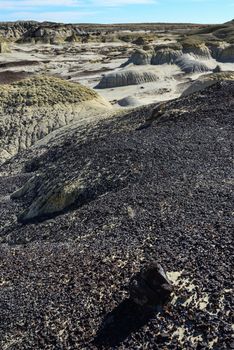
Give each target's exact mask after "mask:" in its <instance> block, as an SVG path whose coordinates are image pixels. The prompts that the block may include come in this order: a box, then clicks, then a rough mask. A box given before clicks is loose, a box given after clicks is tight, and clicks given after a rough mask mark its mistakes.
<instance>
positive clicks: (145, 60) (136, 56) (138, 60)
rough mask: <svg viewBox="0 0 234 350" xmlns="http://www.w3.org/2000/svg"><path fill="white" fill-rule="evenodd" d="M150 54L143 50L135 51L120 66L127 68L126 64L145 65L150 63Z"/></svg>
mask: <svg viewBox="0 0 234 350" xmlns="http://www.w3.org/2000/svg"><path fill="white" fill-rule="evenodd" d="M151 58H152V52H151V51H145V50H140V49H138V50H136V51H134V52H133V54H132V55H131V57H130V58H129V60H128V61H127V62H126V63H124V64H123V65H122V67H125V66H127V65H128V64H131V63H132V64H135V65H137V66H140V65H146V64H150V63H151Z"/></svg>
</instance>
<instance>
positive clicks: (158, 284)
mask: <svg viewBox="0 0 234 350" xmlns="http://www.w3.org/2000/svg"><path fill="white" fill-rule="evenodd" d="M129 289H130V296H131V298H132V300H134V302H135V303H136V304H138V305H141V306H145V307H152V308H156V307H157V306H158V305H163V304H164V303H166V302H167V301H168V300H169V298H170V295H171V292H172V290H173V287H172V284H171V283H170V281H169V280H168V278H167V276H166V272H165V271H164V269H163V268H162V266H161V265H160V264H158V263H156V262H155V263H151V264H150V265H148V266H145V267H144V268H143V269H142V270H141V271H140V272H139V273H138V274H137V275H135V276H133V278H132V280H131V282H130V287H129Z"/></svg>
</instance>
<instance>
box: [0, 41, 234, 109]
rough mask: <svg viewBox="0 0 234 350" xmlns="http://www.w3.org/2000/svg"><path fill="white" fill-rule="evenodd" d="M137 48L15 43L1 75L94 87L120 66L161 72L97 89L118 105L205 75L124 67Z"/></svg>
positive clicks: (0, 63)
mask: <svg viewBox="0 0 234 350" xmlns="http://www.w3.org/2000/svg"><path fill="white" fill-rule="evenodd" d="M173 41H176V40H175V37H173V36H171V37H170V38H166V43H169V42H173ZM163 42H165V38H163V37H162V38H159V39H158V40H157V44H161V43H163ZM135 48H136V46H135V45H132V44H129V43H122V42H113V43H87V44H78V43H77V44H65V45H45V44H37V45H33V46H32V45H29V44H25V45H16V44H14V45H12V47H11V50H12V52H11V53H7V54H1V55H0V83H1V79H2V83H6V81H5V80H6V79H5V80H4V72H6V71H7V72H13V73H23V74H24V73H31V74H32V73H35V74H38V73H41V74H49V75H55V76H58V77H62V78H64V79H67V80H70V81H73V82H79V83H82V84H84V85H86V86H88V87H91V88H95V86H96V85H97V84H98V82H99V81H100V79H101V78H102V76H103V75H104V74H108V73H110V72H113V71H118V70H124V69H126V70H127V69H131V70H136V71H137V72H139V71H150V72H153V73H155V74H156V75H157V76H158V80H157V81H156V82H153V83H145V84H140V85H131V86H124V87H116V88H111V89H97V91H98V93H99V94H100V95H102V96H103V97H104V98H106V99H107V100H108V101H110V102H111V103H112V104H113V105H114V106H116V107H118V108H119V107H120V106H119V104H118V103H117V101H118V100H120V99H123V98H125V97H128V96H131V97H134V98H135V99H136V100H137V101H138V104H139V105H144V104H149V103H154V102H158V101H166V100H171V99H174V98H177V97H179V96H180V95H181V93H182V92H183V89H184V88H185V87H187V86H188V84H189V83H190V82H192V81H194V80H196V79H197V78H198V77H200V76H201V75H202V74H201V73H196V74H184V73H183V72H182V71H181V70H180V68H179V67H178V66H176V65H167V64H164V65H158V66H152V65H147V66H134V65H128V66H126V67H125V68H121V65H122V64H123V63H124V62H126V61H127V59H128V58H129V56H130V55H131V52H132V51H133V50H134V49H135ZM200 61H201V62H204V63H205V64H206V65H207V66H208V67H209V68H210V69H214V68H215V67H216V66H217V64H219V65H220V66H221V68H222V70H223V71H228V70H234V64H232V63H220V62H217V61H216V60H215V59H210V60H200ZM19 62H20V63H19ZM209 73H210V72H208V73H203V74H209ZM1 76H2V78H1Z"/></svg>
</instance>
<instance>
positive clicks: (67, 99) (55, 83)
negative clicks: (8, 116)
mask: <svg viewBox="0 0 234 350" xmlns="http://www.w3.org/2000/svg"><path fill="white" fill-rule="evenodd" d="M96 97H97V93H96V92H95V91H93V90H91V89H89V88H86V87H85V86H82V85H80V84H73V83H70V82H67V81H65V80H62V79H59V78H54V77H47V76H36V77H33V78H30V79H26V80H23V81H20V82H17V83H15V84H11V85H9V86H7V87H0V111H1V109H2V110H3V111H7V110H11V109H12V108H15V109H16V110H17V108H20V109H22V108H23V107H28V106H46V105H48V106H53V105H56V104H58V103H61V104H65V103H68V104H69V103H80V102H84V101H87V100H91V99H93V98H96Z"/></svg>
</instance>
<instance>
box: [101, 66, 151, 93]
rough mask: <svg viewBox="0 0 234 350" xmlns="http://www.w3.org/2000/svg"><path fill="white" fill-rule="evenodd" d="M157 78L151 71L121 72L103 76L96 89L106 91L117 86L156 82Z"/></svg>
mask: <svg viewBox="0 0 234 350" xmlns="http://www.w3.org/2000/svg"><path fill="white" fill-rule="evenodd" d="M157 80H158V76H157V75H156V74H154V73H152V72H151V71H148V72H147V71H143V72H137V71H136V70H121V71H118V72H113V73H109V74H106V75H104V77H103V78H102V79H101V81H100V83H99V84H98V85H97V86H96V88H97V89H106V88H112V87H118V86H127V85H137V84H144V83H150V82H153V81H157Z"/></svg>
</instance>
